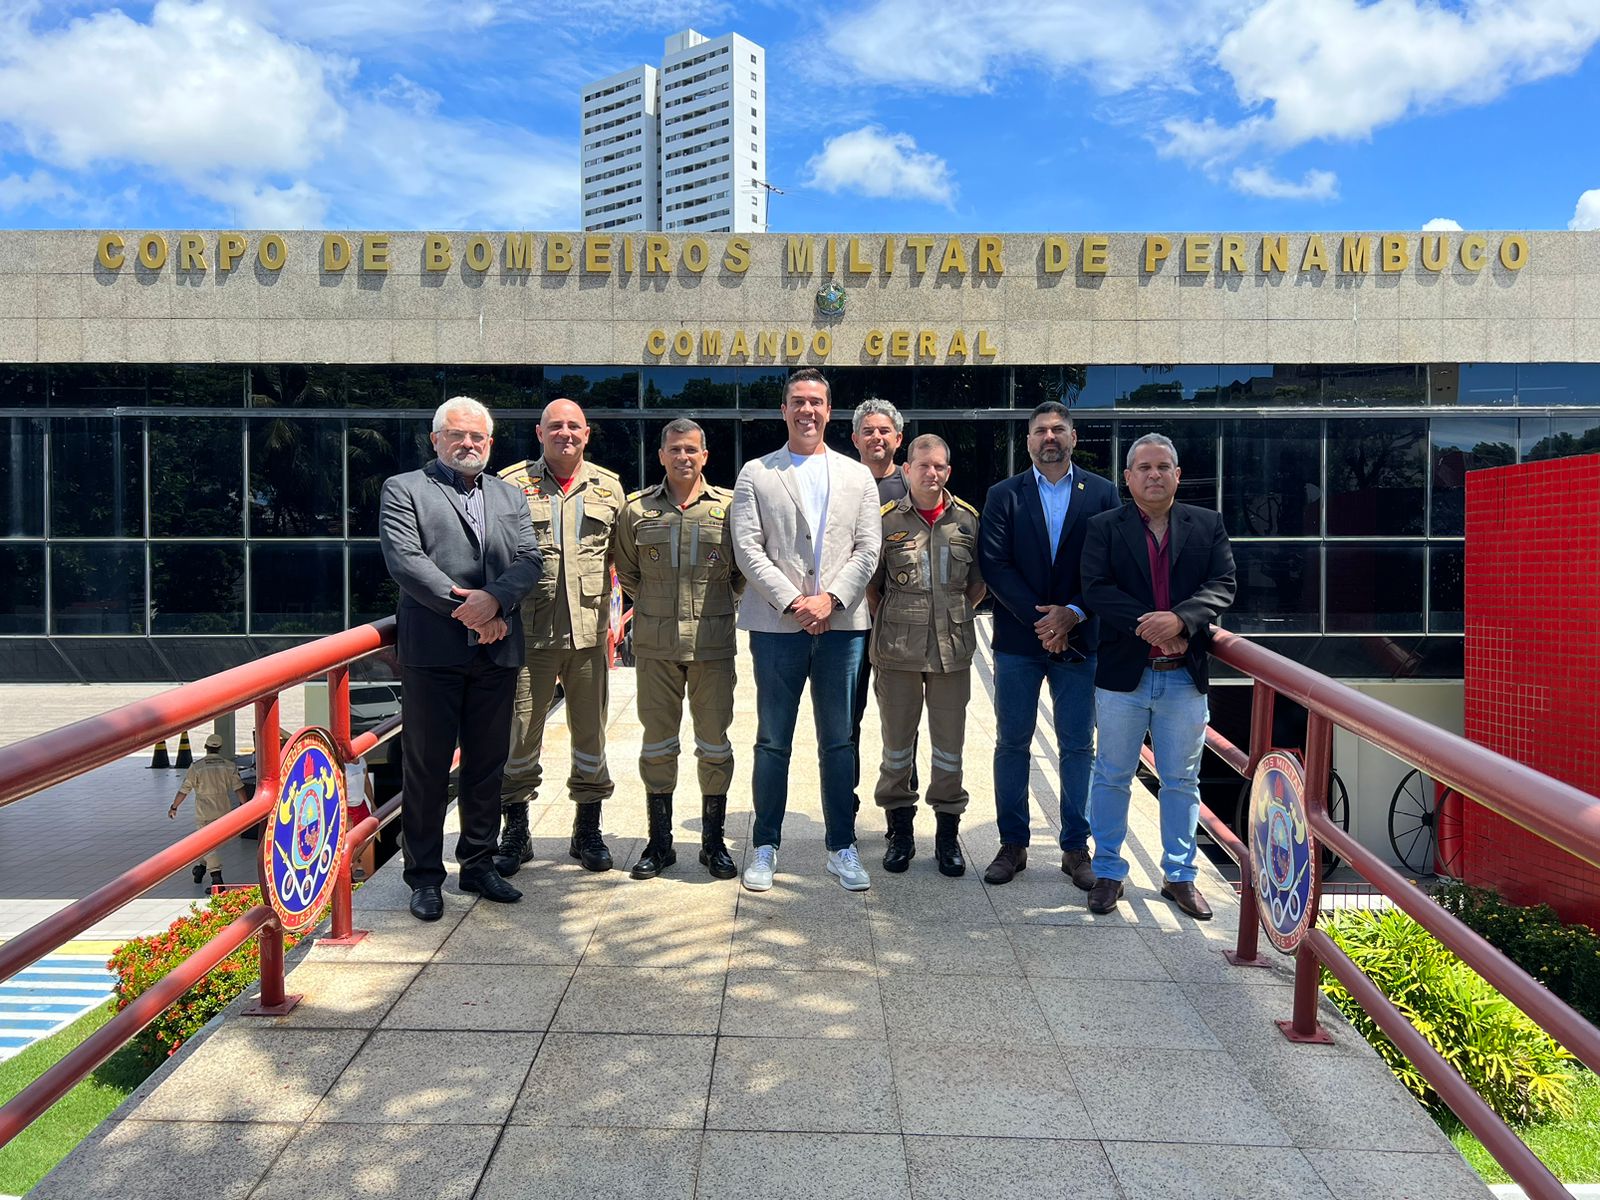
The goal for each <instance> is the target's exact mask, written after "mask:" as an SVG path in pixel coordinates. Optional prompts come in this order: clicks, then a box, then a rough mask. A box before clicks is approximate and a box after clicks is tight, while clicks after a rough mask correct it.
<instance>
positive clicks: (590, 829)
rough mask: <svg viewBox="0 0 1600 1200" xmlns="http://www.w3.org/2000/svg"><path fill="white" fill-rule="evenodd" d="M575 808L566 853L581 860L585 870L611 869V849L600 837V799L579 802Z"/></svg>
mask: <svg viewBox="0 0 1600 1200" xmlns="http://www.w3.org/2000/svg"><path fill="white" fill-rule="evenodd" d="M577 809H578V811H577V814H576V815H575V816H574V817H573V818H572V843H571V845H569V846H568V847H567V853H568V854H570V855H572V857H573V858H575V859H577V860H578V861H579V862H581V863H582V864H583V869H584V870H585V871H609V870H611V851H610V850H608V849H606V844H605V841H604V840H603V839H602V838H601V837H600V801H598V800H595V801H592V802H591V803H589V804H580V805H578V806H577Z"/></svg>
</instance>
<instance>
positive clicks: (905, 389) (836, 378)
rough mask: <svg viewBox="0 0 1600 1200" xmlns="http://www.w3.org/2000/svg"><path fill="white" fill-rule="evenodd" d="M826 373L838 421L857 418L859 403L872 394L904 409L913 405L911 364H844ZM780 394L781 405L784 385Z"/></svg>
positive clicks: (834, 416) (834, 413)
mask: <svg viewBox="0 0 1600 1200" xmlns="http://www.w3.org/2000/svg"><path fill="white" fill-rule="evenodd" d="M823 374H824V375H825V376H827V379H828V395H829V397H830V399H831V401H832V404H833V418H834V420H836V421H837V420H839V419H841V418H843V419H844V420H846V421H849V420H851V419H853V417H854V415H855V411H856V405H858V404H860V403H861V402H862V401H863V400H866V399H868V398H869V397H875V398H876V399H879V400H887V401H888V402H889V403H890V404H892V405H894V406H895V407H896V408H898V409H899V410H900V411H901V412H905V411H906V410H907V409H909V408H910V407H911V405H912V399H913V394H914V393H913V390H912V384H913V382H914V380H915V376H914V375H913V368H911V367H840V368H838V369H837V370H829V371H824V372H823ZM784 375H785V377H787V375H788V372H784ZM776 395H777V397H778V401H779V404H781V403H782V400H783V388H782V387H781V386H780V387H779V388H778V390H777V392H776ZM778 406H779V405H778V404H774V405H773V406H772V407H773V410H774V411H776V410H777V408H778Z"/></svg>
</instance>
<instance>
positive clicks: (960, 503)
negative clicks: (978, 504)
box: [950, 496, 981, 517]
mask: <svg viewBox="0 0 1600 1200" xmlns="http://www.w3.org/2000/svg"><path fill="white" fill-rule="evenodd" d="M950 499H952V500H954V501H955V502H956V507H957V508H964V509H966V510H967V511H968V512H969V513H971V514H972V515H973V516H975V517H976V516H979V515H981V514H980V513H979V512H978V510H977V509H975V508H973V507H972V505H970V504H968V503H967V502H966V501H965V500H963V499H962V498H961V497H960V496H951V497H950Z"/></svg>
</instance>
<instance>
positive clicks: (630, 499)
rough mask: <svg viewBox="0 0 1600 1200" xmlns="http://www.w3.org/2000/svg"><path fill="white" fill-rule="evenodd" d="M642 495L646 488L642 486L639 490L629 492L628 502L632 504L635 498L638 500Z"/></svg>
mask: <svg viewBox="0 0 1600 1200" xmlns="http://www.w3.org/2000/svg"><path fill="white" fill-rule="evenodd" d="M642 495H644V489H643V488H640V489H639V490H638V491H637V492H629V493H628V503H630V504H632V503H633V502H634V501H635V500H637V499H638V498H639V497H640V496H642Z"/></svg>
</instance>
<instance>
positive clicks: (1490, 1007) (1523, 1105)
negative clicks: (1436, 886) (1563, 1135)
mask: <svg viewBox="0 0 1600 1200" xmlns="http://www.w3.org/2000/svg"><path fill="white" fill-rule="evenodd" d="M1324 929H1325V930H1326V931H1327V933H1328V934H1329V936H1330V937H1332V938H1333V940H1334V941H1336V942H1337V943H1338V944H1339V946H1340V948H1341V949H1342V950H1343V951H1344V952H1345V953H1346V954H1348V955H1349V956H1350V958H1351V959H1352V960H1353V961H1354V962H1355V964H1356V966H1358V967H1360V968H1361V970H1362V971H1363V972H1365V973H1366V975H1367V977H1368V978H1369V979H1371V980H1372V982H1373V983H1375V984H1376V985H1377V986H1378V988H1379V990H1381V991H1382V992H1383V994H1384V995H1385V996H1387V997H1388V998H1389V1000H1390V1001H1391V1002H1392V1003H1393V1004H1394V1006H1395V1007H1396V1008H1398V1009H1399V1010H1400V1012H1401V1013H1402V1014H1403V1015H1404V1016H1405V1018H1406V1020H1408V1021H1410V1022H1411V1024H1412V1025H1413V1026H1415V1027H1416V1029H1417V1031H1418V1032H1419V1033H1421V1034H1422V1035H1423V1036H1424V1037H1425V1038H1427V1039H1428V1042H1429V1044H1430V1045H1432V1046H1433V1048H1434V1049H1435V1050H1437V1051H1438V1052H1439V1053H1440V1054H1441V1055H1443V1056H1444V1059H1445V1061H1446V1062H1448V1063H1449V1064H1450V1065H1451V1066H1453V1067H1454V1068H1455V1069H1456V1070H1457V1071H1459V1072H1460V1073H1461V1075H1462V1077H1463V1078H1464V1079H1465V1080H1466V1081H1467V1083H1469V1084H1470V1085H1471V1086H1472V1089H1473V1090H1474V1091H1476V1092H1477V1093H1478V1095H1480V1096H1482V1097H1483V1099H1484V1100H1485V1102H1487V1103H1488V1105H1489V1107H1490V1108H1492V1109H1494V1111H1495V1112H1496V1113H1498V1114H1499V1115H1500V1118H1501V1120H1503V1121H1506V1122H1507V1123H1510V1124H1518V1125H1525V1124H1528V1123H1531V1122H1536V1121H1546V1120H1553V1119H1558V1118H1562V1117H1568V1116H1571V1115H1572V1113H1573V1112H1574V1110H1575V1100H1574V1097H1573V1074H1572V1070H1571V1068H1570V1067H1569V1066H1568V1064H1569V1063H1570V1062H1571V1061H1572V1055H1571V1054H1569V1053H1568V1052H1567V1051H1566V1050H1564V1049H1562V1048H1561V1046H1560V1045H1558V1044H1557V1043H1556V1042H1555V1040H1554V1039H1553V1038H1551V1037H1550V1035H1549V1034H1547V1033H1545V1032H1544V1030H1542V1029H1540V1028H1539V1026H1538V1025H1536V1024H1534V1022H1533V1021H1532V1020H1531V1019H1530V1018H1529V1017H1527V1016H1526V1015H1525V1014H1524V1013H1523V1012H1522V1011H1521V1010H1520V1009H1518V1008H1517V1007H1516V1005H1514V1004H1512V1003H1511V1002H1510V1001H1509V1000H1507V999H1506V998H1505V997H1504V996H1502V995H1500V993H1499V992H1497V991H1495V990H1494V988H1492V987H1490V986H1489V985H1488V984H1487V983H1485V982H1484V981H1483V980H1482V979H1481V978H1480V977H1479V976H1478V975H1477V974H1476V973H1475V972H1474V971H1473V970H1472V968H1470V967H1469V966H1467V964H1466V963H1464V962H1462V961H1461V960H1460V959H1459V958H1457V957H1456V956H1455V955H1453V954H1451V953H1450V951H1448V950H1447V949H1445V948H1444V946H1442V945H1440V944H1439V942H1437V941H1435V940H1434V938H1433V937H1432V935H1431V934H1429V933H1428V931H1427V930H1425V929H1423V928H1422V926H1420V925H1418V924H1417V923H1416V922H1415V921H1413V920H1412V919H1411V918H1410V917H1408V916H1406V914H1405V913H1403V912H1400V911H1398V910H1390V911H1387V912H1357V911H1347V912H1341V913H1339V914H1338V915H1336V916H1335V917H1334V918H1333V919H1332V920H1330V921H1328V922H1327V923H1326V924H1325V925H1324ZM1322 990H1323V991H1324V992H1326V993H1327V994H1328V996H1329V997H1330V998H1331V999H1332V1000H1333V1002H1334V1003H1335V1004H1336V1005H1338V1006H1339V1011H1341V1012H1342V1013H1344V1015H1345V1016H1346V1017H1347V1018H1349V1021H1350V1023H1351V1024H1352V1025H1354V1026H1355V1027H1356V1029H1357V1030H1358V1031H1359V1032H1360V1033H1361V1036H1362V1037H1364V1038H1366V1039H1367V1041H1369V1042H1371V1043H1372V1045H1373V1048H1374V1049H1376V1050H1377V1051H1378V1053H1379V1054H1381V1055H1382V1056H1383V1058H1384V1061H1385V1062H1387V1063H1388V1064H1389V1068H1390V1069H1391V1070H1392V1071H1393V1072H1394V1073H1395V1076H1396V1078H1398V1079H1399V1080H1400V1082H1401V1083H1403V1084H1405V1085H1406V1087H1407V1088H1409V1089H1410V1090H1411V1092H1412V1094H1413V1095H1415V1096H1416V1097H1417V1099H1419V1100H1421V1101H1422V1102H1423V1103H1424V1104H1426V1105H1428V1106H1429V1107H1430V1108H1432V1109H1434V1110H1435V1111H1436V1112H1440V1111H1443V1110H1444V1105H1443V1104H1442V1102H1441V1101H1440V1099H1439V1097H1438V1095H1437V1094H1435V1092H1434V1090H1433V1088H1432V1087H1430V1086H1429V1084H1428V1082H1427V1080H1425V1079H1424V1078H1423V1077H1422V1074H1421V1072H1419V1071H1418V1070H1417V1069H1416V1068H1415V1067H1414V1066H1412V1065H1411V1063H1410V1061H1409V1060H1408V1059H1407V1058H1406V1057H1405V1056H1404V1055H1403V1054H1401V1053H1400V1051H1399V1050H1397V1049H1396V1048H1395V1046H1394V1043H1393V1042H1391V1041H1390V1040H1389V1039H1388V1037H1387V1036H1385V1035H1384V1033H1383V1031H1382V1030H1380V1029H1379V1028H1378V1025H1377V1022H1375V1021H1374V1020H1373V1019H1372V1018H1371V1017H1370V1016H1368V1015H1367V1013H1366V1012H1365V1010H1363V1009H1362V1008H1361V1006H1360V1005H1359V1004H1357V1003H1356V1002H1355V1000H1354V999H1353V998H1352V997H1351V995H1350V993H1349V992H1347V991H1346V990H1345V988H1344V985H1343V984H1341V983H1339V981H1338V980H1336V979H1334V978H1333V977H1332V976H1331V975H1328V976H1325V982H1324V983H1323V985H1322Z"/></svg>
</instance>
